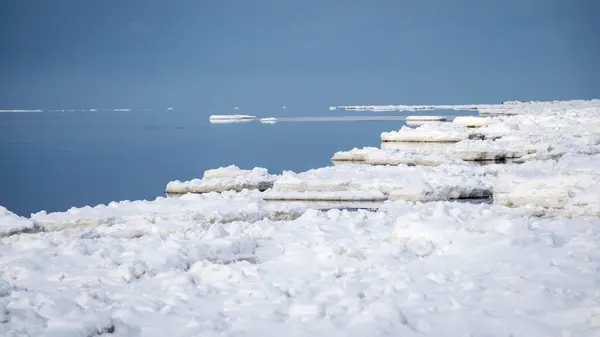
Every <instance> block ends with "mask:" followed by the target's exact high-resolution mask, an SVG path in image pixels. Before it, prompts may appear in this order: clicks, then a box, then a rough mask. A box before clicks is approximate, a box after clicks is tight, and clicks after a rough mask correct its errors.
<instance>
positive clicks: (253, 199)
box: [13, 191, 306, 237]
mask: <svg viewBox="0 0 600 337" xmlns="http://www.w3.org/2000/svg"><path fill="white" fill-rule="evenodd" d="M305 210H306V207H304V206H302V205H301V204H279V205H277V204H270V203H267V202H265V201H264V200H263V199H262V198H261V196H260V194H259V193H258V192H256V191H244V192H241V193H236V192H223V193H220V194H217V193H208V194H186V195H181V196H179V197H177V198H165V197H158V198H156V200H152V201H146V200H143V201H121V202H112V203H110V204H108V205H98V206H95V207H89V206H87V207H82V208H72V209H70V210H68V211H66V212H55V213H47V212H45V211H42V212H38V213H36V214H32V216H31V219H32V220H33V221H34V222H35V225H32V224H31V223H32V221H31V220H29V219H23V218H21V220H23V221H21V222H20V224H21V226H25V225H27V226H28V227H22V228H32V229H33V228H35V227H32V226H38V227H39V228H42V229H43V230H44V231H60V230H65V229H91V228H96V227H101V226H105V227H106V228H105V229H103V230H104V231H105V233H106V234H107V235H108V234H109V232H114V233H115V234H114V235H122V236H124V235H128V236H131V237H136V236H142V235H153V234H161V233H169V232H172V231H179V230H185V229H186V228H187V229H189V226H194V224H197V223H207V224H212V223H227V222H232V221H246V222H254V221H259V220H262V219H265V218H268V219H272V220H285V219H293V218H296V217H298V216H300V215H301V214H302V213H303V212H304V211H305ZM13 220H14V219H13ZM25 220H27V222H25ZM13 224H14V225H18V224H19V222H18V221H13ZM19 228H21V227H19Z"/></svg>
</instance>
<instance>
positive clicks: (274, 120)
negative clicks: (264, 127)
mask: <svg viewBox="0 0 600 337" xmlns="http://www.w3.org/2000/svg"><path fill="white" fill-rule="evenodd" d="M277 121H278V119H277V118H275V117H267V118H261V119H260V122H261V123H263V124H275V123H277Z"/></svg>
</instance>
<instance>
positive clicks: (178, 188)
mask: <svg viewBox="0 0 600 337" xmlns="http://www.w3.org/2000/svg"><path fill="white" fill-rule="evenodd" d="M274 180H275V176H274V175H271V174H269V172H268V171H267V169H264V168H254V169H252V170H242V169H240V168H239V167H237V166H235V165H230V166H227V167H222V168H218V169H212V170H207V171H206V172H205V173H204V177H203V178H202V179H192V180H190V181H184V182H181V181H178V180H176V181H171V182H169V183H168V184H167V187H166V189H165V192H166V193H170V194H185V193H209V192H223V191H229V190H234V191H238V192H239V191H241V190H243V189H257V190H260V191H264V190H266V189H268V188H270V187H271V186H273V181H274Z"/></svg>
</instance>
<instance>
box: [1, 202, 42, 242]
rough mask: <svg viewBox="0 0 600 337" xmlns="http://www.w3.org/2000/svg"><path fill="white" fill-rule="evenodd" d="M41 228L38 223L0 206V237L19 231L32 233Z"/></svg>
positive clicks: (18, 232)
mask: <svg viewBox="0 0 600 337" xmlns="http://www.w3.org/2000/svg"><path fill="white" fill-rule="evenodd" d="M40 230H41V227H40V226H39V224H37V223H35V222H33V221H31V220H29V219H26V218H23V217H20V216H18V215H16V214H14V213H13V212H11V211H9V210H7V209H6V208H4V207H2V206H0V237H5V236H10V235H14V234H20V233H34V232H38V231H40Z"/></svg>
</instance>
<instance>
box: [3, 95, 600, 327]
mask: <svg viewBox="0 0 600 337" xmlns="http://www.w3.org/2000/svg"><path fill="white" fill-rule="evenodd" d="M431 107H432V106H402V107H401V109H405V110H410V109H414V111H416V110H427V109H429V108H431ZM363 108H364V107H363ZM384 108H385V109H391V108H390V107H384ZM394 108H395V109H398V108H399V107H398V106H395V107H394ZM438 108H439V107H438ZM445 108H447V107H445ZM465 108H470V109H477V110H479V111H480V113H482V114H486V113H489V112H490V111H495V112H494V114H496V115H495V116H493V117H485V116H483V115H482V116H478V117H459V118H455V119H454V120H453V121H450V122H444V121H440V123H435V124H426V125H422V126H419V127H415V128H403V129H401V130H397V131H391V132H388V133H386V134H387V135H388V136H386V137H391V138H387V139H388V140H390V139H393V141H386V140H384V139H383V138H384V136H383V134H382V141H383V142H382V146H381V148H356V149H352V150H349V151H340V152H338V153H335V154H332V155H333V157H332V159H333V160H336V161H343V162H346V163H347V165H334V166H330V167H322V168H315V169H312V170H309V171H306V172H297V173H296V172H284V173H283V174H280V175H275V174H270V173H269V172H268V171H267V170H266V169H264V168H254V169H242V168H239V167H237V166H233V165H232V166H228V167H222V168H218V169H214V170H208V171H206V172H205V173H204V175H203V177H202V178H201V179H193V180H190V181H186V182H181V181H173V182H169V183H168V184H167V186H166V192H168V193H169V194H176V195H177V197H176V198H165V197H158V198H156V199H155V200H151V201H120V202H113V203H110V204H108V205H98V206H95V207H83V208H72V209H70V210H68V211H66V212H56V213H47V212H44V211H41V212H38V213H35V214H32V215H31V216H30V217H28V218H25V217H20V216H17V215H15V214H13V213H11V212H10V210H7V209H5V208H2V207H0V240H1V243H0V335H2V336H19V335H30V336H111V335H114V336H165V335H166V336H190V335H202V336H222V335H231V336H263V335H265V334H274V335H277V336H291V335H294V336H381V335H402V336H422V335H424V336H462V335H473V336H479V335H489V336H507V335H514V336H553V335H556V336H561V335H562V336H596V335H597V334H598V331H600V330H599V329H600V292H598V275H599V274H598V273H599V270H600V269H599V268H600V192H599V191H600V170H598V167H600V101H598V100H593V101H566V102H560V101H557V102H507V103H505V104H501V105H471V106H461V109H465ZM361 109H362V108H361ZM365 109H366V108H365ZM369 109H371V108H370V107H369ZM375 111H386V110H375ZM411 111H413V110H411ZM389 135H391V136H389ZM423 140H425V141H423ZM499 158H513V159H515V160H517V161H518V163H517V164H510V165H503V164H490V165H485V166H478V165H473V161H484V160H490V159H494V160H496V159H499ZM482 197H483V198H488V197H489V198H490V203H489V204H488V203H462V202H459V200H460V199H464V198H482ZM305 201H311V202H317V203H327V202H331V203H335V202H344V201H346V202H350V203H354V204H356V205H360V204H361V203H364V204H369V203H371V202H377V203H379V205H380V206H378V209H377V210H376V211H367V210H358V211H348V210H338V209H331V210H317V209H314V207H311V206H310V204H309V203H306V202H305Z"/></svg>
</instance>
